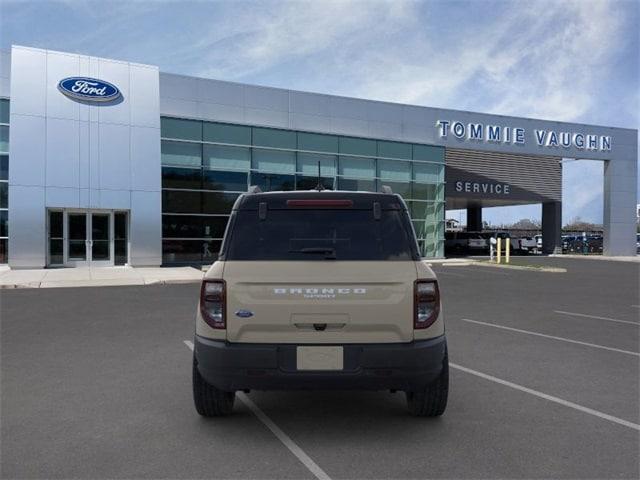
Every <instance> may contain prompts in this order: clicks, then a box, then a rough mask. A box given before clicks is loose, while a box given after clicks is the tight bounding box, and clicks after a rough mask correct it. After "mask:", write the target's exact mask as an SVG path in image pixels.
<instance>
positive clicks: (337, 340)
mask: <svg viewBox="0 0 640 480" xmlns="http://www.w3.org/2000/svg"><path fill="white" fill-rule="evenodd" d="M194 344H195V351H194V357H193V395H194V400H195V406H196V410H197V411H198V413H199V414H200V415H204V416H219V415H226V414H229V413H230V412H231V410H232V408H233V403H234V398H235V392H236V391H238V390H244V391H248V390H252V389H255V390H293V389H309V390H310V389H313V390H321V389H366V390H391V391H397V390H400V391H404V392H406V397H407V403H408V407H409V411H410V412H411V413H412V414H413V415H417V416H436V415H441V414H442V413H443V412H444V410H445V407H446V404H447V393H448V387H449V368H448V359H447V343H446V338H445V335H444V321H443V316H442V310H441V306H440V292H439V290H438V282H437V280H436V278H435V275H434V273H433V272H432V271H431V269H430V268H429V266H428V265H427V264H426V263H425V262H424V261H422V259H421V258H420V254H419V251H418V245H417V242H416V238H415V233H414V230H413V227H412V224H411V221H410V219H409V215H408V213H407V206H406V204H405V203H404V201H403V200H402V198H401V197H400V196H399V195H395V194H392V193H368V192H343V191H333V192H332V191H297V192H270V193H262V192H259V190H258V193H247V194H243V195H241V196H240V197H239V198H238V200H237V201H236V203H235V205H234V207H233V211H232V214H231V218H230V219H229V223H228V226H227V230H226V232H225V236H224V241H223V243H222V248H221V251H220V255H219V258H218V261H216V262H215V263H214V264H213V265H212V266H211V268H210V269H209V271H208V272H207V273H206V275H205V279H204V281H203V282H202V288H201V295H200V304H199V308H198V310H197V314H196V335H195V341H194Z"/></svg>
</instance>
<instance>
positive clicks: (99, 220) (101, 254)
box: [89, 212, 113, 266]
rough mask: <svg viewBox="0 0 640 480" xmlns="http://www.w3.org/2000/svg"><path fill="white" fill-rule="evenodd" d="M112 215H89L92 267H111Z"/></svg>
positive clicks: (109, 213)
mask: <svg viewBox="0 0 640 480" xmlns="http://www.w3.org/2000/svg"><path fill="white" fill-rule="evenodd" d="M112 224H113V213H111V212H108V213H91V214H90V225H91V228H90V230H91V236H90V238H89V247H90V251H91V258H90V261H91V265H92V266H107V265H113V238H112V235H111V231H112V228H111V225H112Z"/></svg>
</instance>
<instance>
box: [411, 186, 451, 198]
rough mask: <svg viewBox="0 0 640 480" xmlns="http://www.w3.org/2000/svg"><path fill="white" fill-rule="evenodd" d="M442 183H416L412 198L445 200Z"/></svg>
mask: <svg viewBox="0 0 640 480" xmlns="http://www.w3.org/2000/svg"><path fill="white" fill-rule="evenodd" d="M442 191H443V189H442V184H429V183H414V184H413V194H412V198H415V199H416V200H432V201H433V200H444V198H443V197H442Z"/></svg>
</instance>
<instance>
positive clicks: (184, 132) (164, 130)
mask: <svg viewBox="0 0 640 480" xmlns="http://www.w3.org/2000/svg"><path fill="white" fill-rule="evenodd" d="M160 135H161V136H162V137H163V138H179V139H181V140H196V141H200V140H202V122H199V121H197V120H182V119H178V118H167V117H163V118H161V119H160Z"/></svg>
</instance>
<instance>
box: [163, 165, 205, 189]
mask: <svg viewBox="0 0 640 480" xmlns="http://www.w3.org/2000/svg"><path fill="white" fill-rule="evenodd" d="M162 188H188V189H192V190H199V189H201V188H202V170H201V169H199V168H176V167H162Z"/></svg>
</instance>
